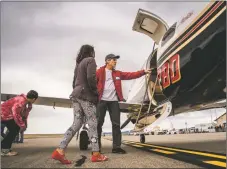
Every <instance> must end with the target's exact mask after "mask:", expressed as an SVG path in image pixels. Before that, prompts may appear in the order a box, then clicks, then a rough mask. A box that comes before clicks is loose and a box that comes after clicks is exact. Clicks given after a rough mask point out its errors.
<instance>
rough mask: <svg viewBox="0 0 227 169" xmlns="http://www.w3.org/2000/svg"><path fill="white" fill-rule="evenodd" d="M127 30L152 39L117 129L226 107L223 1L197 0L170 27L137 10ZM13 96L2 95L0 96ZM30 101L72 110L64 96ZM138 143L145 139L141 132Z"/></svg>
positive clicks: (136, 128)
mask: <svg viewBox="0 0 227 169" xmlns="http://www.w3.org/2000/svg"><path fill="white" fill-rule="evenodd" d="M132 30H133V31H136V32H139V33H142V34H144V35H147V36H148V37H149V38H151V39H152V40H153V41H154V45H153V48H152V51H151V54H150V55H149V56H148V58H147V60H146V62H145V63H144V64H143V66H142V68H143V69H144V68H151V69H152V73H151V74H148V75H145V76H143V77H141V78H138V79H136V80H134V82H133V86H132V88H131V90H130V92H129V94H128V98H127V100H126V102H119V103H120V109H121V112H122V113H127V117H128V119H127V120H126V121H125V122H124V123H123V124H122V126H121V129H123V128H124V127H125V126H126V125H127V124H128V123H130V122H131V123H133V124H134V131H136V132H138V131H146V128H147V127H148V126H149V127H152V125H153V126H156V124H157V123H159V122H160V121H162V120H164V119H165V118H167V117H168V116H170V115H176V114H180V113H186V112H193V111H199V110H206V109H212V108H224V107H226V102H223V100H225V99H226V78H225V77H226V51H225V50H226V2H225V1H211V2H204V3H203V4H201V3H199V4H198V5H196V6H194V8H193V9H192V10H189V12H188V13H187V14H186V15H185V16H183V17H182V18H180V20H179V21H177V22H175V23H174V24H173V25H172V26H170V27H169V26H168V24H167V23H166V22H165V21H164V20H163V19H162V18H161V17H159V16H157V15H155V14H153V13H151V12H149V11H146V10H143V9H139V10H138V12H137V15H136V18H135V21H134V24H133V27H132ZM14 96H15V94H6V93H1V100H2V101H6V100H8V99H10V98H11V97H14ZM35 104H37V105H44V106H53V107H54V108H55V107H65V108H72V103H71V100H70V99H66V98H54V97H39V98H38V99H37V101H36V102H35ZM82 128H83V129H82V131H81V133H80V137H81V139H80V145H82V144H86V145H82V146H81V147H83V148H82V149H86V148H87V144H89V141H88V136H87V133H86V132H87V128H86V127H85V125H84V126H83V127H82ZM82 135H83V136H82ZM77 137H78V135H77ZM84 140H86V141H84ZM83 142H84V143H83ZM140 142H142V143H144V142H145V136H144V134H140Z"/></svg>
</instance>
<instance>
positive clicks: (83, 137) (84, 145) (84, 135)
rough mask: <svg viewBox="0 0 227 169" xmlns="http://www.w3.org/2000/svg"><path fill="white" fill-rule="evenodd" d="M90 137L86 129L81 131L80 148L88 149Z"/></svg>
mask: <svg viewBox="0 0 227 169" xmlns="http://www.w3.org/2000/svg"><path fill="white" fill-rule="evenodd" d="M89 143H90V142H89V137H88V133H87V131H86V130H82V131H81V132H80V143H79V144H80V150H87V149H88V144H89Z"/></svg>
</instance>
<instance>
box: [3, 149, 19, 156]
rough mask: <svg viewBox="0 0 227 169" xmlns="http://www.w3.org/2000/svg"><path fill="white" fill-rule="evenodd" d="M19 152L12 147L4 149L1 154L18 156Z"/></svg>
mask: <svg viewBox="0 0 227 169" xmlns="http://www.w3.org/2000/svg"><path fill="white" fill-rule="evenodd" d="M17 154H18V152H16V151H12V150H11V149H2V151H1V156H16V155H17Z"/></svg>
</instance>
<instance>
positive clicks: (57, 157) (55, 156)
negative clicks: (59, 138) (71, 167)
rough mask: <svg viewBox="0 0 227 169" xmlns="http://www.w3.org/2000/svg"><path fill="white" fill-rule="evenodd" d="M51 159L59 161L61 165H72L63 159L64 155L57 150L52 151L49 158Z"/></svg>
mask: <svg viewBox="0 0 227 169" xmlns="http://www.w3.org/2000/svg"><path fill="white" fill-rule="evenodd" d="M51 158H52V159H54V160H58V161H60V162H61V163H62V164H72V162H71V161H69V160H67V159H66V158H65V155H63V154H60V153H59V152H58V151H57V150H54V152H53V153H52V156H51Z"/></svg>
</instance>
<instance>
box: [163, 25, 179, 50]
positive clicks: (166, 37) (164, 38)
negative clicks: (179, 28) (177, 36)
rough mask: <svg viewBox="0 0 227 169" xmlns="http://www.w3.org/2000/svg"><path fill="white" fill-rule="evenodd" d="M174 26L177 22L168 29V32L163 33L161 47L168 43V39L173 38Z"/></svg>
mask: <svg viewBox="0 0 227 169" xmlns="http://www.w3.org/2000/svg"><path fill="white" fill-rule="evenodd" d="M176 25H177V22H176V23H174V24H173V25H172V26H171V27H170V28H169V30H168V31H167V32H166V33H165V35H164V36H163V38H162V44H161V45H162V46H164V45H165V44H166V42H168V41H169V39H170V38H172V37H173V35H174V33H175V30H176Z"/></svg>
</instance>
